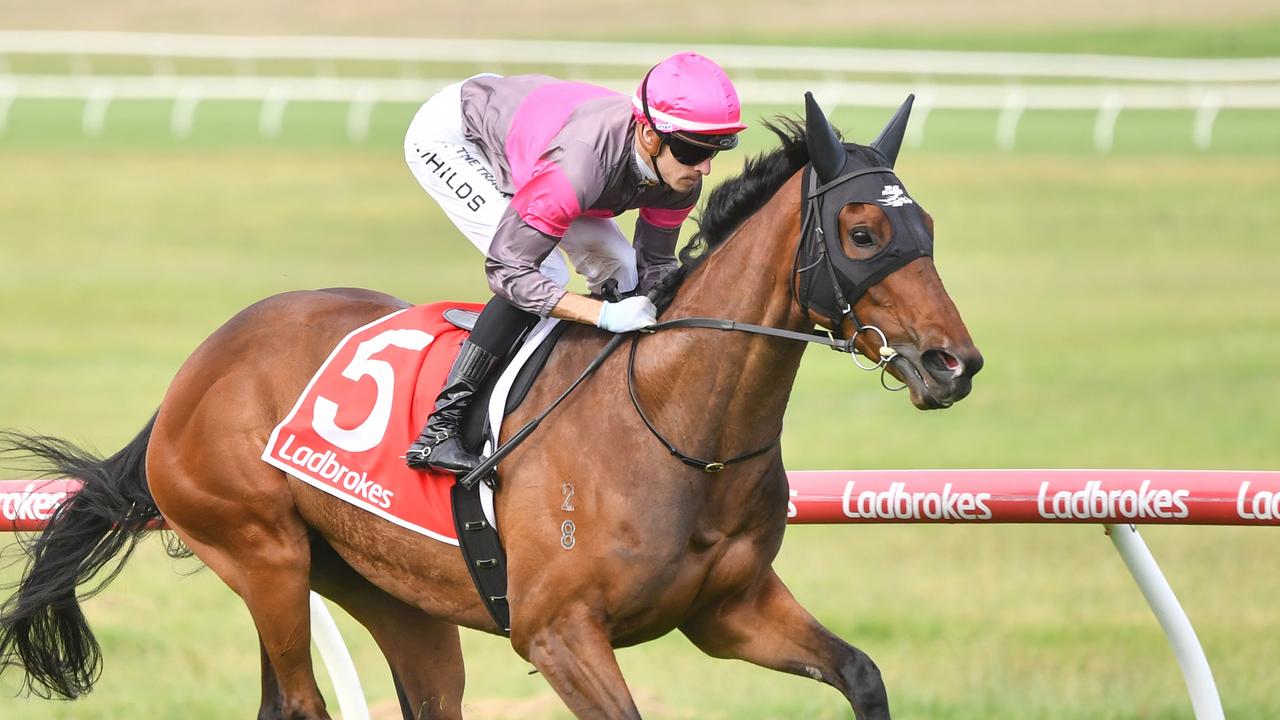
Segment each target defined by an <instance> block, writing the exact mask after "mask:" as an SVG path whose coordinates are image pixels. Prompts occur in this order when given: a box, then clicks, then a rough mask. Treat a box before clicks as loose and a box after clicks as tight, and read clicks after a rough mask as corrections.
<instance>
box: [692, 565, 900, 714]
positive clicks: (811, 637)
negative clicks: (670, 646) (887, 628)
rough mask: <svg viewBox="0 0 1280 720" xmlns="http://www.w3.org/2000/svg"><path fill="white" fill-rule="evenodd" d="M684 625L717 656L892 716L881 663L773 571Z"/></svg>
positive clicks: (869, 711) (868, 711) (857, 709)
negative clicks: (827, 688)
mask: <svg viewBox="0 0 1280 720" xmlns="http://www.w3.org/2000/svg"><path fill="white" fill-rule="evenodd" d="M680 629H681V631H683V632H684V634H685V635H687V636H688V637H689V639H690V640H692V641H693V643H694V644H695V645H697V646H698V647H699V648H701V649H702V651H703V652H705V653H707V654H708V655H711V656H712V657H718V658H737V659H740V660H746V661H748V662H752V663H755V664H756V665H762V666H764V667H767V668H772V669H774V670H781V671H783V672H788V673H792V674H795V675H807V676H809V677H812V678H813V679H815V680H820V681H822V682H824V683H827V684H828V685H831V686H833V687H835V688H836V689H837V690H839V691H840V692H841V693H842V694H843V695H844V696H845V699H847V700H848V701H849V704H850V705H852V706H853V712H854V714H855V715H856V716H857V717H858V718H859V720H870V719H872V718H874V719H875V720H880V719H882V718H888V717H889V698H888V694H887V693H886V692H885V687H884V682H883V681H882V680H881V678H880V670H879V668H877V667H876V664H875V663H874V662H872V661H871V658H869V657H867V655H866V653H864V652H862V651H861V650H859V649H857V648H855V647H853V646H852V645H850V644H848V643H846V642H845V641H843V640H841V639H840V638H838V637H836V636H835V635H834V634H833V633H832V632H831V631H829V630H827V629H826V628H824V627H823V626H822V625H821V624H819V623H818V621H817V620H815V619H814V618H813V616H812V615H810V614H809V613H808V611H806V610H805V609H804V608H803V607H801V606H800V603H799V602H797V601H796V599H795V597H793V596H792V595H791V591H789V590H787V588H786V586H785V585H783V584H782V581H781V580H779V579H778V576H777V575H776V574H774V572H773V571H772V570H770V571H769V572H768V573H766V574H765V575H764V576H763V577H762V578H761V580H760V581H758V582H757V583H756V584H755V585H754V586H752V587H751V588H749V589H748V590H747V591H746V592H744V593H741V594H738V595H733V596H729V597H726V598H725V599H724V600H723V601H721V602H720V603H717V604H713V605H711V606H709V607H707V608H704V609H703V610H702V611H701V612H699V613H698V614H697V615H695V616H694V617H692V618H690V619H689V620H687V621H686V622H685V623H684V624H683V625H681V626H680Z"/></svg>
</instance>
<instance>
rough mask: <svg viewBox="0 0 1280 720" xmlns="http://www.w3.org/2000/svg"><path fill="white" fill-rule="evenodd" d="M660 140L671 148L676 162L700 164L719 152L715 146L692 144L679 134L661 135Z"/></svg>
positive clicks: (692, 164)
mask: <svg viewBox="0 0 1280 720" xmlns="http://www.w3.org/2000/svg"><path fill="white" fill-rule="evenodd" d="M661 137H662V141H663V142H664V143H666V145H667V147H669V148H671V154H672V155H674V156H675V158H676V162H679V163H680V164H681V165H688V166H690V167H693V166H694V165H700V164H702V163H703V162H704V161H706V160H710V159H711V158H713V157H715V156H716V153H718V152H720V150H719V149H717V148H711V147H706V146H705V145H694V144H693V143H691V142H689V141H687V140H684V139H683V138H681V137H680V136H679V135H667V134H663V135H661Z"/></svg>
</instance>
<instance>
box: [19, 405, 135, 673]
mask: <svg viewBox="0 0 1280 720" xmlns="http://www.w3.org/2000/svg"><path fill="white" fill-rule="evenodd" d="M155 422H156V419H155V417H154V416H153V417H152V418H151V421H150V422H148V423H147V426H146V427H145V428H143V430H142V432H140V433H138V436H137V437H136V438H134V439H133V441H132V442H130V443H129V444H128V445H126V446H125V447H124V449H122V450H121V451H120V452H118V453H116V454H115V455H112V456H111V457H109V458H106V459H105V460H104V459H102V458H100V457H97V456H96V455H94V454H93V453H91V452H88V451H86V450H83V449H81V448H78V447H76V446H75V445H73V444H71V443H69V442H67V441H66V440H61V439H59V438H53V437H47V436H41V435H24V434H21V433H16V432H7V431H6V432H0V452H3V453H4V454H6V455H18V456H22V457H27V458H33V459H35V460H37V461H38V462H39V463H40V465H41V467H42V469H43V472H42V473H41V474H42V475H44V476H46V477H54V476H57V477H69V478H77V479H79V480H80V481H82V482H83V483H84V486H83V488H82V489H81V490H80V491H79V492H77V493H76V494H75V495H73V496H72V497H71V498H70V499H69V500H67V501H66V502H64V503H63V504H62V506H61V507H59V508H58V509H57V511H55V513H54V515H53V517H52V518H51V519H50V520H49V524H48V526H47V527H46V529H45V530H44V532H42V533H40V535H38V536H37V537H35V538H34V540H33V541H31V542H30V543H28V544H27V545H26V548H25V549H26V551H27V555H28V556H29V563H28V565H27V569H26V571H25V572H24V573H23V575H22V580H21V581H20V582H19V583H18V584H17V586H16V587H17V592H16V593H15V594H14V596H13V597H11V598H9V600H8V601H6V602H5V603H4V605H3V606H0V671H2V670H4V669H6V668H8V667H9V666H11V665H16V666H19V667H21V668H23V669H25V670H26V679H25V680H24V682H23V685H24V687H25V689H26V690H28V691H30V692H33V693H35V694H36V695H39V696H41V697H45V698H51V697H53V696H54V695H55V694H56V695H60V696H62V697H64V698H75V697H78V696H80V695H83V694H84V693H87V692H88V691H89V690H90V689H91V688H92V687H93V684H94V682H95V681H97V679H98V676H99V675H100V674H101V672H102V648H101V646H99V645H98V641H97V639H96V638H94V636H93V632H92V631H90V630H89V624H88V622H86V620H85V617H84V613H83V612H82V611H81V610H80V601H81V600H83V599H86V598H89V597H92V596H93V595H95V594H97V593H98V592H99V591H100V590H102V588H104V587H105V586H106V585H107V583H110V582H111V581H112V580H113V579H115V577H116V575H118V574H119V573H120V570H121V568H122V567H123V566H124V563H125V561H126V560H128V559H129V556H130V555H131V554H132V553H133V551H134V548H135V547H136V546H137V544H138V541H139V540H141V539H142V536H143V534H144V533H145V532H146V531H147V529H148V528H147V524H148V523H150V522H151V521H153V520H155V519H156V518H158V517H159V516H160V511H159V510H157V509H156V506H155V501H154V500H152V498H151V493H150V491H149V490H148V489H147V477H146V470H145V463H146V456H147V442H148V441H149V440H150V438H151V428H152V427H153V426H154V425H155ZM117 556H119V560H118V562H116V563H115V565H114V566H112V567H109V568H108V569H107V573H106V575H105V577H103V578H101V579H100V580H99V581H98V582H97V583H96V584H94V585H93V586H92V587H89V588H87V589H85V590H83V591H81V592H79V593H77V592H76V588H77V586H79V585H81V584H82V583H87V582H89V581H90V580H92V579H93V578H94V577H95V576H97V575H98V574H99V572H101V571H102V570H103V569H104V568H107V566H108V565H109V564H110V563H111V561H112V559H113V558H116V557H117Z"/></svg>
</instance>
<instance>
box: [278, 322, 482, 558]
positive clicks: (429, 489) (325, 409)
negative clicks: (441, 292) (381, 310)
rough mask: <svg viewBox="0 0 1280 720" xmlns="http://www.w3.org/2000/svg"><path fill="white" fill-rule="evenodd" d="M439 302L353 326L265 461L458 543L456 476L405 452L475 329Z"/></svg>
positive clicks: (281, 428) (310, 385) (288, 418)
mask: <svg viewBox="0 0 1280 720" xmlns="http://www.w3.org/2000/svg"><path fill="white" fill-rule="evenodd" d="M483 307H484V306H482V305H475V304H468V303H433V304H431V305H419V306H417V307H413V308H409V309H407V310H400V311H398V312H394V313H392V314H390V315H387V316H385V317H383V318H380V319H378V320H375V321H374V322H371V323H369V324H368V325H365V326H364V327H362V328H359V329H357V330H355V331H353V332H352V333H351V334H350V335H347V336H346V337H345V338H343V339H342V342H340V343H338V346H337V347H336V348H334V350H333V352H332V353H331V354H330V355H329V359H327V360H325V362H324V364H323V365H321V366H320V369H319V370H318V371H317V372H316V374H315V377H313V378H312V379H311V382H310V383H308V384H307V387H306V389H305V390H303V391H302V397H300V398H299V399H298V402H297V404H295V405H294V407H293V410H292V411H291V412H290V413H289V414H288V416H286V417H285V419H284V421H283V422H281V423H280V425H278V426H277V427H276V429H275V430H274V431H273V432H272V433H271V438H270V440H269V441H268V442H267V447H266V449H265V450H264V451H263V453H262V459H263V460H265V461H267V462H268V463H270V464H271V465H273V466H275V467H277V468H280V469H281V470H283V471H285V472H287V473H289V474H290V475H292V476H294V477H296V478H298V479H300V480H302V481H303V482H306V483H307V484H309V485H311V486H313V487H316V488H318V489H320V490H323V491H324V492H327V493H329V494H330V495H333V496H335V497H338V498H341V499H342V500H345V501H347V502H349V503H351V504H352V505H356V506H358V507H361V508H364V509H365V510H368V511H369V512H371V513H373V514H375V515H378V516H379V517H382V518H385V519H387V520H390V521H391V522H393V523H395V524H397V525H400V526H401V527H405V528H408V529H410V530H413V531H415V532H418V533H421V534H423V535H426V536H428V537H432V538H435V539H436V540H440V541H442V542H446V543H450V544H452V545H457V544H458V538H457V533H456V532H455V531H454V526H453V511H452V508H451V506H450V490H451V488H452V487H453V483H454V481H455V478H454V476H453V475H452V474H450V473H434V472H421V471H417V470H410V469H409V468H408V467H406V466H405V464H404V459H403V457H402V456H403V455H404V452H405V450H406V449H407V448H408V447H409V443H411V442H413V440H414V438H416V437H417V436H418V432H419V431H420V430H421V429H422V426H423V425H424V424H425V423H426V421H427V417H428V416H429V415H430V414H431V410H432V409H433V408H434V406H435V398H436V395H437V394H439V392H440V388H441V386H442V385H444V379H445V376H446V375H448V374H449V368H450V367H452V366H453V360H454V357H456V356H457V354H458V348H459V347H460V346H461V345H462V341H463V340H465V339H466V337H467V331H465V330H462V329H460V328H457V327H455V326H454V325H452V324H451V323H449V321H447V320H445V319H444V311H445V310H448V309H449V308H461V309H464V310H472V311H475V312H479V311H480V310H481V309H483Z"/></svg>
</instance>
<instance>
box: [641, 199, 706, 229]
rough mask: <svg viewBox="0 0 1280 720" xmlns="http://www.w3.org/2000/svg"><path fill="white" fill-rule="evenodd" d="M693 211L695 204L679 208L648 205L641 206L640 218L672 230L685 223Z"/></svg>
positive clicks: (658, 226) (657, 226) (655, 225)
mask: <svg viewBox="0 0 1280 720" xmlns="http://www.w3.org/2000/svg"><path fill="white" fill-rule="evenodd" d="M695 204H696V203H695ZM691 212H693V205H690V206H689V207H687V208H682V209H677V210H664V209H662V208H648V207H646V208H640V218H641V219H642V220H644V221H645V222H647V223H649V224H650V225H652V226H654V227H656V228H662V229H663V230H671V229H673V228H678V227H680V226H681V225H683V224H684V220H685V218H687V217H689V213H691Z"/></svg>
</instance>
